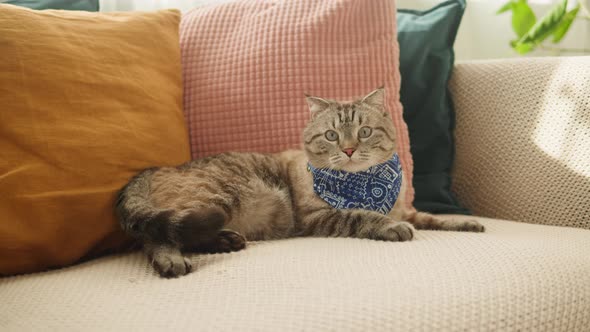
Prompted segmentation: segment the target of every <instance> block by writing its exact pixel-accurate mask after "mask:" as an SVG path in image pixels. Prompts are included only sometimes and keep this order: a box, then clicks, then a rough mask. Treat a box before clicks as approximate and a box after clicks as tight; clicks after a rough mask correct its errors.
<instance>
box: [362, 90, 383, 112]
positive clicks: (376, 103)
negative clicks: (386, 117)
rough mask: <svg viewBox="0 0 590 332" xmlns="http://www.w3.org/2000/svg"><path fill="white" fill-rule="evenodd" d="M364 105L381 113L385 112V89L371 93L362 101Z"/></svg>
mask: <svg viewBox="0 0 590 332" xmlns="http://www.w3.org/2000/svg"><path fill="white" fill-rule="evenodd" d="M361 102H362V103H365V104H367V105H370V106H372V107H375V108H377V109H379V110H381V111H385V87H383V86H382V87H380V88H378V89H376V90H373V91H371V93H369V94H368V95H366V96H365V97H364V98H363V99H362V100H361Z"/></svg>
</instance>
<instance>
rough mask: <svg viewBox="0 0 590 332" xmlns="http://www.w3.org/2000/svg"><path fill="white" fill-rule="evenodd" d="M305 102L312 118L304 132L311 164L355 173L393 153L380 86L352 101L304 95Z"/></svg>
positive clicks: (393, 135) (389, 122) (390, 124)
mask: <svg viewBox="0 0 590 332" xmlns="http://www.w3.org/2000/svg"><path fill="white" fill-rule="evenodd" d="M307 104H308V105H309V109H310V111H311V120H310V121H309V122H308V124H307V126H306V128H305V129H304V131H303V142H304V143H303V144H304V148H305V153H306V154H307V157H308V159H309V161H310V163H311V164H312V165H313V166H314V167H316V168H331V169H336V170H344V171H348V172H358V171H363V170H366V169H367V168H369V167H371V166H373V165H376V164H380V163H382V162H385V161H386V160H388V159H389V158H391V157H392V156H393V153H394V152H396V142H395V138H396V133H395V128H394V126H393V121H392V119H391V116H390V115H389V113H387V112H386V110H385V90H384V89H383V88H379V89H377V90H375V91H373V92H371V93H370V94H368V95H367V96H365V97H364V98H360V99H358V100H355V101H352V102H338V101H334V100H327V99H323V98H319V97H312V96H307Z"/></svg>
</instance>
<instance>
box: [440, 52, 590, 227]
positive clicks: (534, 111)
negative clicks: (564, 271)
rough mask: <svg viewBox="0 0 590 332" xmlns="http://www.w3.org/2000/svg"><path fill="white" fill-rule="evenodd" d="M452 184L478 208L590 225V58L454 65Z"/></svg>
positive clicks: (540, 220)
mask: <svg viewBox="0 0 590 332" xmlns="http://www.w3.org/2000/svg"><path fill="white" fill-rule="evenodd" d="M449 88H450V91H451V95H452V98H453V103H454V105H455V111H456V126H455V145H456V155H455V161H454V166H453V172H452V175H453V186H452V189H453V191H454V192H455V194H456V195H457V197H458V198H459V199H460V201H461V202H462V203H463V204H464V205H465V206H466V207H468V208H469V209H471V210H472V211H473V212H474V214H477V215H481V216H487V217H493V218H501V219H510V220H517V221H524V222H531V223H538V224H551V225H562V226H573V227H582V228H589V229H590V57H567V58H566V57H560V58H518V59H510V60H508V59H504V60H494V61H477V62H467V63H461V64H457V65H456V66H455V68H454V71H453V75H452V79H451V81H450V83H449Z"/></svg>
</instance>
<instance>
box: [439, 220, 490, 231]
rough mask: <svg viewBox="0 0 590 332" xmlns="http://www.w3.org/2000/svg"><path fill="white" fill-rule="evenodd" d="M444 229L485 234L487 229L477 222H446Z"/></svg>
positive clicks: (443, 224)
mask: <svg viewBox="0 0 590 332" xmlns="http://www.w3.org/2000/svg"><path fill="white" fill-rule="evenodd" d="M442 226H443V229H445V230H449V231H457V232H475V233H482V232H485V230H486V229H485V227H484V226H483V225H482V224H480V223H479V222H478V221H476V220H472V219H468V220H444V221H443V223H442Z"/></svg>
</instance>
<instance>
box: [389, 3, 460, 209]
mask: <svg viewBox="0 0 590 332" xmlns="http://www.w3.org/2000/svg"><path fill="white" fill-rule="evenodd" d="M464 11H465V1H464V0H451V1H446V2H443V3H441V4H439V5H437V6H436V7H434V8H432V9H430V10H427V11H416V10H407V9H399V10H398V12H397V27H398V41H399V45H400V72H401V76H402V83H401V91H400V99H401V102H402V104H403V105H404V120H405V121H406V123H407V124H408V128H409V133H410V142H411V152H412V157H413V160H414V181H413V184H414V189H415V190H416V197H415V201H414V206H415V207H416V208H417V209H418V210H421V211H428V212H434V213H459V214H468V213H469V211H468V210H466V209H464V208H463V207H461V205H460V204H459V202H458V201H457V199H456V198H455V196H454V195H453V194H452V193H451V190H450V185H451V176H450V171H451V166H452V164H453V158H454V142H453V127H454V123H455V121H454V111H453V104H452V102H451V98H450V94H449V92H448V90H447V83H448V81H449V78H450V76H451V71H452V69H453V65H454V52H453V44H454V42H455V36H456V35H457V29H458V28H459V24H460V23H461V18H462V17H463V12H464Z"/></svg>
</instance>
